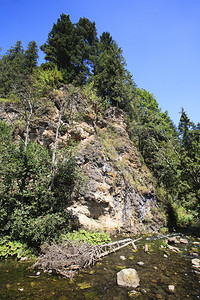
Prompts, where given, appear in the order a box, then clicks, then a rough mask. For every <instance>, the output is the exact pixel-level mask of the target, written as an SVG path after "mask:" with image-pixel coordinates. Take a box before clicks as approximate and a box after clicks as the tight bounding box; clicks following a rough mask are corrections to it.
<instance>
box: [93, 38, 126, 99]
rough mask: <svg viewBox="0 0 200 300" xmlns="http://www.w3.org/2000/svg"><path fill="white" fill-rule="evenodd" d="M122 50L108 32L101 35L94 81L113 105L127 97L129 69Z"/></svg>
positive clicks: (99, 90)
mask: <svg viewBox="0 0 200 300" xmlns="http://www.w3.org/2000/svg"><path fill="white" fill-rule="evenodd" d="M125 64H126V63H125V59H124V58H123V56H122V50H121V48H119V47H118V45H117V43H116V42H115V41H114V40H113V38H112V37H111V35H110V34H109V33H108V32H103V34H102V35H101V37H100V44H99V53H98V57H97V60H96V63H95V68H94V83H95V87H96V88H97V90H98V93H99V96H101V97H102V98H103V99H108V100H109V101H110V102H111V103H112V104H113V105H119V104H123V102H124V100H125V98H126V81H127V76H128V74H127V71H126V69H125Z"/></svg>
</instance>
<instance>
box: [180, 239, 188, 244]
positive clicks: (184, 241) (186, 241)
mask: <svg viewBox="0 0 200 300" xmlns="http://www.w3.org/2000/svg"><path fill="white" fill-rule="evenodd" d="M180 243H182V244H188V240H186V239H180Z"/></svg>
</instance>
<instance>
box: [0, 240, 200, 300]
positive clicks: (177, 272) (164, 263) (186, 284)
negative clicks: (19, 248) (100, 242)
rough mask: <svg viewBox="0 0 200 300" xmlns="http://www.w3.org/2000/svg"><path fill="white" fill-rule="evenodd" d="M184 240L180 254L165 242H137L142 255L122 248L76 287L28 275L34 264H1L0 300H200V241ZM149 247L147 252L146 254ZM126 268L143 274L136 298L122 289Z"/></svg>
mask: <svg viewBox="0 0 200 300" xmlns="http://www.w3.org/2000/svg"><path fill="white" fill-rule="evenodd" d="M175 235H176V236H179V237H180V234H175ZM170 236H172V235H170ZM123 238H124V237H123ZM135 238H137V237H133V239H135ZM181 238H185V239H187V241H188V243H187V244H184V243H180V244H177V245H175V246H176V247H177V248H179V249H180V252H178V253H175V252H172V251H171V250H168V249H167V248H165V246H166V243H165V240H166V236H161V235H159V236H155V235H153V236H149V237H144V238H143V239H141V240H140V241H138V242H136V245H137V248H138V249H137V251H136V250H134V249H133V247H132V246H128V247H126V248H123V249H121V250H120V251H117V252H116V253H114V254H110V255H109V256H106V257H105V258H103V259H102V260H101V261H100V262H98V263H97V264H96V265H95V266H93V267H91V268H89V269H87V270H84V271H82V272H80V273H79V274H78V275H77V276H75V278H74V279H73V280H72V281H70V280H69V279H64V278H62V277H60V276H58V275H55V274H47V273H43V272H40V271H39V270H32V269H28V267H29V266H30V265H31V263H27V262H17V261H15V260H6V261H0V299H34V300H35V299H43V300H44V299H57V300H65V299H67V300H68V299H73V300H76V299H80V300H84V299H92V300H97V299H106V300H121V299H122V300H123V299H181V300H183V299H200V269H199V270H198V269H196V270H195V269H194V268H193V267H192V263H191V260H192V259H193V258H194V257H198V258H199V257H200V239H199V238H197V237H195V238H194V237H191V236H190V237H189V236H182V235H181ZM145 244H147V245H148V252H145V251H144V248H145ZM161 244H162V245H163V246H164V247H163V248H162V249H161V248H160V245H161ZM197 255H198V256H197ZM120 256H121V258H120ZM122 256H123V257H122ZM122 258H123V259H122ZM124 258H125V259H124ZM138 262H139V264H138ZM141 262H142V263H143V264H142V263H141ZM124 268H134V269H136V270H137V272H138V274H139V277H140V286H139V287H138V288H136V289H135V291H136V292H137V294H135V295H133V293H132V292H131V291H132V290H133V289H131V288H122V287H119V286H117V283H116V277H117V275H116V274H117V272H119V271H120V270H121V269H124ZM169 285H173V286H174V288H175V292H174V293H171V292H170V291H169V288H168V286H169Z"/></svg>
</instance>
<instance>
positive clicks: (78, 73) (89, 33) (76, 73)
mask: <svg viewBox="0 0 200 300" xmlns="http://www.w3.org/2000/svg"><path fill="white" fill-rule="evenodd" d="M96 35H97V33H96V27H95V23H92V22H90V21H89V20H88V19H87V18H80V20H79V22H78V23H77V24H75V25H74V24H72V22H71V20H70V18H69V15H66V14H61V16H60V18H59V19H58V20H57V23H55V24H54V25H53V28H52V30H51V31H50V33H49V35H48V39H47V41H46V43H45V44H44V45H42V46H41V50H42V51H44V53H45V54H46V56H45V59H46V60H47V61H49V62H52V63H54V64H56V65H57V66H58V69H59V70H63V77H64V80H65V82H67V83H70V82H74V83H75V84H77V85H82V84H83V83H85V82H86V80H87V77H88V75H89V74H90V70H91V69H92V66H93V60H94V57H95V48H96V43H97V37H96Z"/></svg>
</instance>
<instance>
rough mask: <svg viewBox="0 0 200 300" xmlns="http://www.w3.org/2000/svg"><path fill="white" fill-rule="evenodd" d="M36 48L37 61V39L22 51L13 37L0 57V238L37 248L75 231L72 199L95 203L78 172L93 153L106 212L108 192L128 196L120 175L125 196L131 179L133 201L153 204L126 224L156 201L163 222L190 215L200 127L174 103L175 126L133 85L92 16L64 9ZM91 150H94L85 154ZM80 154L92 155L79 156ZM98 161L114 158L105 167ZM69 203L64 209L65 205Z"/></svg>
mask: <svg viewBox="0 0 200 300" xmlns="http://www.w3.org/2000/svg"><path fill="white" fill-rule="evenodd" d="M40 48H41V50H42V51H43V52H44V53H45V60H46V62H45V63H43V64H41V65H40V66H38V64H37V61H38V46H37V44H36V42H35V41H31V42H30V43H29V44H28V46H27V49H26V50H24V49H23V46H22V43H21V41H17V42H16V44H15V45H14V46H13V47H11V48H10V49H9V50H8V51H7V52H6V53H5V54H4V55H2V56H1V59H0V116H1V121H0V223H1V228H0V232H1V235H3V236H8V237H11V238H12V239H14V240H18V241H21V242H25V243H27V244H28V245H29V246H32V247H36V248H37V247H39V246H40V245H41V243H43V242H44V241H46V240H51V239H56V238H59V236H60V234H61V233H67V232H68V231H71V230H73V229H77V228H78V227H79V225H80V224H79V222H80V220H79V219H78V218H77V215H75V214H73V213H72V212H73V209H75V208H76V207H75V204H74V202H73V201H74V199H79V200H80V199H83V198H84V201H85V202H83V200H80V201H82V202H81V205H82V209H83V208H84V207H85V205H86V204H87V199H88V201H90V203H92V201H93V199H92V198H91V196H88V195H87V194H84V193H83V190H84V191H86V190H87V186H88V185H91V184H94V182H93V183H91V182H90V180H89V179H88V178H89V177H90V175H91V178H92V176H93V175H92V169H90V170H89V171H88V172H87V171H86V170H87V167H86V166H87V163H88V161H91V160H93V162H94V161H95V164H96V165H95V168H96V166H97V169H95V170H96V171H95V172H98V168H99V170H100V171H99V172H101V178H102V176H104V175H105V173H106V172H107V173H106V174H107V175H105V176H107V177H106V178H104V179H105V180H108V177H109V180H110V181H109V182H106V181H105V182H106V184H104V185H103V183H102V184H101V185H99V184H98V186H101V192H102V194H101V196H102V195H103V196H102V197H104V196H105V195H106V196H105V197H104V200H101V201H102V203H103V202H104V209H105V211H106V208H105V207H107V208H108V209H107V211H106V213H107V214H109V213H110V214H114V210H113V211H112V209H113V208H112V209H111V206H112V205H111V202H112V201H111V200H109V201H110V202H109V201H108V198H109V196H110V195H111V196H112V197H115V196H116V195H117V193H118V194H120V192H121V194H120V197H121V198H122V197H124V198H126V197H128V196H127V195H126V197H125V196H122V194H123V193H122V188H121V186H122V183H120V180H121V182H122V178H123V188H124V193H125V190H128V187H130V190H131V188H132V186H134V187H135V190H134V193H135V191H136V193H137V195H140V196H141V198H140V200H138V202H137V203H134V205H135V206H137V205H139V204H138V203H139V201H143V202H144V203H146V201H147V200H146V199H152V201H153V203H154V202H155V201H157V204H155V205H154V208H152V207H151V209H150V211H149V218H150V220H147V218H146V217H142V218H141V211H140V212H137V214H136V215H135V216H134V220H131V221H130V222H133V223H134V226H133V224H132V225H130V226H132V227H134V228H136V227H137V226H138V228H139V225H137V222H136V221H137V219H138V218H139V216H140V219H141V220H140V221H141V222H142V223H145V224H146V223H147V222H151V220H152V219H153V211H152V209H154V210H156V211H158V210H159V206H160V207H162V208H161V209H160V210H161V211H162V213H163V211H164V209H163V207H165V214H166V216H167V217H168V226H169V227H170V228H172V227H176V226H187V225H191V224H192V223H195V222H197V221H198V218H199V214H200V124H199V123H198V124H194V123H193V122H192V121H191V120H190V119H189V118H188V116H187V113H186V112H185V110H184V109H182V113H181V117H180V121H179V125H178V128H176V127H175V126H174V124H173V122H172V121H171V119H170V117H169V115H168V113H167V112H162V111H161V109H160V108H159V105H158V102H157V100H156V99H155V98H154V96H153V95H152V94H151V93H150V92H148V91H146V90H145V89H140V88H138V87H137V85H136V83H135V82H134V80H133V78H132V76H131V74H130V73H129V71H128V70H127V69H126V62H125V59H124V57H123V55H122V49H121V48H120V47H119V46H118V45H117V43H116V42H115V41H114V39H113V38H112V36H111V35H110V33H108V32H103V33H102V34H101V36H100V37H98V35H97V30H96V26H95V23H94V22H91V21H90V20H88V19H87V18H80V19H79V21H78V23H76V24H72V22H71V21H70V17H69V16H68V15H65V14H62V15H61V16H60V18H59V19H58V20H57V22H56V23H55V24H53V27H52V29H51V31H50V32H49V34H48V37H47V41H46V43H45V44H44V45H42V46H41V47H40ZM122 115H123V117H122ZM81 122H82V123H81ZM117 122H121V123H120V124H119V125H120V126H121V127H120V126H119V128H118V124H117ZM80 123H81V126H79V125H78V124H80ZM125 124H126V125H125ZM84 126H85V127H84ZM44 132H45V138H44ZM127 133H128V135H127ZM84 134H85V136H83V135H84ZM84 139H86V140H87V141H88V142H87V145H86V142H81V141H82V140H84ZM129 139H130V141H129ZM98 145H99V146H98ZM130 145H131V146H130ZM95 147H96V148H95ZM131 147H133V148H131ZM80 149H82V153H81V152H80ZM88 149H89V150H88ZM95 149H96V150H95ZM133 149H134V150H133ZM86 150H87V151H86ZM92 151H93V152H92ZM95 151H97V152H98V155H96V156H94V155H93V154H91V153H95ZM89 153H90V154H89ZM122 153H123V154H124V155H122ZM120 155H121V156H120ZM87 156H88V157H89V156H91V157H92V158H88V161H87ZM81 157H82V158H81ZM83 157H84V162H83ZM98 157H101V159H100V160H99V164H98V159H99V158H98ZM80 159H82V163H80V162H79V161H80ZM90 159H91V160H90ZM106 160H107V161H110V162H112V163H110V166H109V168H110V169H106V168H107V165H106ZM93 170H94V168H93ZM105 170H106V171H105ZM103 172H104V173H103ZM109 172H110V173H109ZM120 172H121V173H120ZM102 174H104V175H102ZM119 174H120V176H118V175H119ZM92 179H94V178H92ZM104 179H101V180H104ZM111 179H112V180H111ZM95 180H96V179H95ZM101 180H100V181H99V182H101ZM97 182H98V180H97ZM102 182H103V181H102ZM120 184H121V185H120ZM108 186H109V189H108ZM119 186H120V190H119V188H118V187H119ZM98 188H100V187H98ZM107 191H109V193H108V192H107ZM129 192H130V193H133V189H132V190H131V191H129ZM85 193H86V192H85ZM99 193H100V192H99ZM93 194H94V193H93ZM124 195H125V194H124ZM81 197H82V198H81ZM137 197H139V196H137ZM121 198H120V199H121ZM129 198H130V196H129ZM101 199H103V198H101ZM105 199H106V200H105ZM109 199H110V198H109ZM116 199H117V198H116ZM126 199H128V198H126ZM141 199H143V200H141ZM129 200H130V199H129ZM129 200H128V201H129ZM116 201H117V200H116ZM118 201H119V200H118ZM120 201H121V200H120ZM147 202H148V201H147ZM105 203H107V204H105ZM130 203H131V200H130ZM144 203H143V204H142V205H143V207H145V209H146V210H147V208H146V206H145V205H146V204H144ZM116 205H117V204H116ZM130 205H132V203H131V204H130ZM69 206H71V208H72V210H66V208H67V207H69ZM140 206H141V203H140ZM127 207H128V204H126V207H125V212H124V214H125V215H124V214H123V216H122V218H126V226H129V225H128V221H127V220H128V219H127V218H128V217H127V216H128V214H130V213H131V214H132V210H131V211H130V210H129V211H128V208H127ZM131 207H132V206H131ZM138 207H139V206H138ZM90 208H91V205H90ZM96 209H97V206H96ZM131 209H132V208H131ZM136 211H137V209H136ZM118 212H119V211H118ZM104 213H105V212H104ZM115 213H116V212H115ZM162 213H161V212H160V214H162ZM100 215H101V213H100V212H99V214H98V215H97V216H96V215H95V213H93V216H92V208H91V210H90V217H91V216H92V218H93V219H95V218H97V219H98V218H99V216H100ZM115 217H116V215H115ZM129 217H130V218H132V217H131V216H129ZM120 218H121V217H120ZM159 218H160V219H159V220H160V221H161V219H163V220H164V218H163V217H161V216H160V217H159ZM155 222H157V221H155V220H154V223H155ZM162 222H164V221H162ZM139 223H140V222H139ZM142 223H141V224H142ZM141 224H140V225H141ZM163 224H164V223H163ZM163 226H165V225H163ZM140 228H141V227H140ZM152 228H154V227H152ZM99 229H100V228H99ZM129 229H130V228H129Z"/></svg>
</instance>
